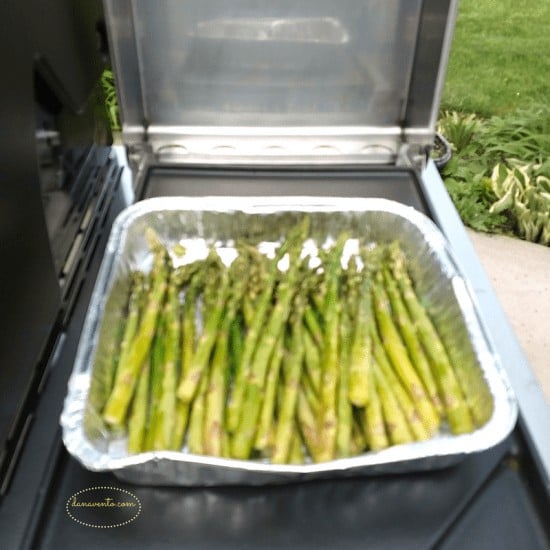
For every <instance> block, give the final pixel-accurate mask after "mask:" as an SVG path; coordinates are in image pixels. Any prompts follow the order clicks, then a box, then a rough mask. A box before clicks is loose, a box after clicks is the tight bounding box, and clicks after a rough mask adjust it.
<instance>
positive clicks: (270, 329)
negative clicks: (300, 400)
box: [232, 217, 309, 458]
mask: <svg viewBox="0 0 550 550" xmlns="http://www.w3.org/2000/svg"><path fill="white" fill-rule="evenodd" d="M308 230H309V218H307V217H306V218H304V220H303V222H302V223H301V224H300V225H299V226H297V228H296V231H295V232H293V235H292V237H289V241H290V245H291V246H289V249H288V253H289V258H290V265H289V268H288V271H287V272H286V275H285V277H284V278H283V279H282V281H281V282H280V283H279V286H278V288H277V293H276V302H275V306H274V307H273V310H272V312H271V315H270V317H269V319H268V321H267V324H266V326H265V330H264V332H263V334H262V338H261V339H260V340H259V342H258V346H257V348H256V353H255V354H254V360H253V361H252V362H251V365H250V372H249V373H248V379H247V380H246V382H247V384H246V391H245V399H244V402H243V406H242V412H241V414H240V418H239V424H238V427H237V430H236V431H235V433H234V436H233V441H232V454H233V456H235V457H236V458H247V457H248V456H249V455H250V450H251V447H252V444H253V441H254V436H255V433H256V427H257V421H258V415H259V412H260V408H261V399H262V391H263V387H264V382H265V374H266V370H267V365H268V363H269V359H270V357H271V353H272V351H273V348H274V347H275V345H276V343H277V339H278V338H279V335H280V334H281V333H282V331H283V330H284V327H285V324H286V322H287V319H288V316H289V313H290V308H291V304H292V299H293V297H294V294H295V292H296V284H297V279H298V274H299V272H300V262H299V261H298V260H299V256H300V253H301V249H302V243H303V241H304V240H305V238H306V235H307V232H308ZM262 319H263V315H262V316H261V318H260V319H259V320H260V321H262ZM256 328H258V327H250V329H249V333H248V335H247V339H246V340H245V350H244V353H245V354H246V351H247V344H248V338H249V336H250V332H251V331H252V330H256ZM259 330H260V329H259V328H258V332H259ZM237 382H238V381H237ZM237 382H236V384H237Z"/></svg>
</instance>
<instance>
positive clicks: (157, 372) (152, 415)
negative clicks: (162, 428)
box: [143, 315, 165, 451]
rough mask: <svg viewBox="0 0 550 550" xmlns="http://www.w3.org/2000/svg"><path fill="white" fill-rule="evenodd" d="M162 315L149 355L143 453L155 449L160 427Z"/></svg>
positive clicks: (162, 364)
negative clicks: (149, 364) (149, 371)
mask: <svg viewBox="0 0 550 550" xmlns="http://www.w3.org/2000/svg"><path fill="white" fill-rule="evenodd" d="M164 325H165V323H164V315H162V316H161V317H160V318H159V320H158V328H157V332H156V334H155V339H154V342H153V349H152V353H151V383H150V388H149V413H148V418H147V426H146V430H145V440H144V444H143V450H144V451H151V450H154V448H155V439H156V437H157V435H156V434H157V430H158V429H159V425H160V413H159V405H160V399H161V395H162V378H163V376H164V336H165V331H164Z"/></svg>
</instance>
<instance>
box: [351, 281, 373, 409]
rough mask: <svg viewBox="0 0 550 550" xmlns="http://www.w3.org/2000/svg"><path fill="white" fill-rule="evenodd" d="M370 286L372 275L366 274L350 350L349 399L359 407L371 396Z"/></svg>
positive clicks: (362, 283)
mask: <svg viewBox="0 0 550 550" xmlns="http://www.w3.org/2000/svg"><path fill="white" fill-rule="evenodd" d="M370 287H371V282H370V277H368V276H365V277H364V278H363V281H362V282H361V290H360V295H359V305H358V307H357V316H356V317H357V318H356V321H355V331H354V334H353V343H352V346H351V352H350V367H349V399H350V401H351V402H352V403H353V404H354V405H356V406H357V407H364V406H365V405H366V404H367V401H368V398H369V388H368V380H369V376H368V372H369V369H370V368H371V362H372V349H371V341H370V335H369V325H370V324H371V323H372V319H371V312H372V309H371V292H370Z"/></svg>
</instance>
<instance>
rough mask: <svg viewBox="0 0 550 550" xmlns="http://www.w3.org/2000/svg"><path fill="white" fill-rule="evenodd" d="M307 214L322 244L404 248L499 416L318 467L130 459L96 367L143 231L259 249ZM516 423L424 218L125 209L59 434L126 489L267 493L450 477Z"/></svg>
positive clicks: (281, 203)
mask: <svg viewBox="0 0 550 550" xmlns="http://www.w3.org/2000/svg"><path fill="white" fill-rule="evenodd" d="M305 213H307V214H308V215H309V216H310V218H311V232H312V236H313V238H314V239H316V240H320V241H321V242H323V241H325V240H326V239H331V238H334V237H336V236H337V235H338V234H339V233H340V232H341V231H342V230H344V229H346V230H347V231H349V232H350V235H351V236H354V237H356V238H360V239H362V240H364V241H367V242H373V243H388V242H391V241H394V240H396V239H397V240H399V242H400V244H401V247H402V248H403V250H404V251H405V253H406V255H407V257H408V260H409V267H410V270H411V274H412V277H413V279H414V280H415V284H416V286H417V289H418V292H419V294H420V295H421V296H422V299H423V302H424V303H425V305H426V306H427V308H428V311H429V313H430V315H431V316H432V318H433V320H434V322H435V324H436V325H437V327H438V329H439V331H440V334H441V336H442V339H443V341H444V344H445V346H446V348H447V351H448V353H449V355H450V358H451V360H452V361H453V362H467V363H468V364H470V365H472V366H473V367H475V368H479V369H481V372H482V374H483V378H484V379H485V382H486V383H487V385H488V388H489V391H490V394H491V397H492V399H493V414H492V417H491V418H490V419H489V421H488V422H487V423H486V424H485V425H484V426H482V427H481V428H479V429H477V430H476V431H474V432H473V433H470V434H465V435H452V434H451V433H449V432H447V431H446V430H445V429H442V430H441V431H440V433H439V434H438V435H436V436H435V437H433V438H432V439H430V440H428V441H423V442H414V443H407V444H402V445H395V446H392V447H389V448H387V449H384V450H381V451H376V452H373V451H368V452H365V453H364V454H361V455H359V456H355V457H352V458H343V459H337V460H333V461H329V462H323V463H317V464H314V463H306V464H303V465H286V464H284V465H275V464H270V463H268V462H266V461H262V460H235V459H226V458H215V457H209V456H202V455H200V456H199V455H193V454H191V453H189V452H187V451H186V450H185V449H183V450H181V451H161V452H159V451H155V452H146V453H141V454H137V455H128V453H127V451H126V440H125V438H124V437H123V436H115V435H113V434H112V433H110V432H109V431H108V430H107V429H106V428H105V426H104V425H103V423H102V421H101V416H100V414H99V413H100V411H98V410H96V408H95V407H94V399H95V397H94V394H97V393H99V394H100V393H101V391H102V386H105V384H106V382H105V381H102V379H101V369H100V366H99V365H101V361H102V357H104V356H105V354H107V353H109V345H110V344H112V333H113V330H112V328H113V326H114V323H115V318H114V317H115V315H114V312H115V311H121V309H122V307H123V304H122V301H123V300H124V299H125V296H126V295H127V290H128V289H127V286H126V287H125V285H127V284H128V282H127V280H128V274H129V273H130V272H131V271H132V270H135V269H141V270H145V271H147V270H148V269H149V268H150V265H151V260H152V256H151V253H150V251H149V249H148V247H147V244H146V240H145V228H147V227H152V228H153V229H154V230H155V231H156V232H157V234H158V235H159V236H160V238H161V240H162V241H163V242H164V243H165V244H166V245H168V246H171V245H175V244H176V243H185V245H186V246H189V244H190V243H193V242H197V243H198V242H203V243H204V242H206V243H214V244H215V245H216V246H219V247H222V248H223V247H227V246H230V243H232V242H234V240H235V239H238V238H246V239H247V240H248V241H250V242H253V243H261V242H274V241H277V240H278V239H279V238H280V237H281V235H282V234H284V228H285V227H286V226H288V227H289V228H290V227H292V226H293V225H294V224H295V223H296V221H297V220H298V219H300V218H301V217H302V216H303V215H304V214H305ZM282 232H283V233H282ZM199 248H200V247H199ZM92 380H94V383H93V386H94V391H93V392H92V395H91V394H90V388H91V387H92ZM103 389H104V388H103ZM104 391H105V390H104ZM516 417H517V405H516V401H515V398H514V396H513V393H512V390H511V387H510V384H509V382H508V380H507V377H506V375H505V372H504V370H503V368H502V366H501V361H500V358H499V356H498V355H497V354H496V352H495V351H494V348H493V345H492V343H491V341H490V339H489V337H488V335H487V334H486V331H485V330H484V327H483V323H482V318H481V316H480V315H479V311H478V307H477V305H476V303H475V300H474V296H473V293H472V292H471V290H470V288H469V284H468V281H467V280H465V278H464V277H463V276H462V274H461V271H460V268H459V265H458V263H457V261H456V260H455V258H454V256H453V252H452V249H451V246H450V245H449V243H448V242H447V241H446V239H445V238H444V236H443V235H442V234H441V232H440V231H439V229H438V228H437V227H436V226H435V225H434V224H433V222H431V220H429V219H428V218H427V217H426V216H425V215H423V214H421V213H420V212H418V211H417V210H415V209H413V208H411V207H407V206H404V205H402V204H400V203H396V202H393V201H389V200H385V199H368V198H365V199H361V198H353V199H348V198H334V197H330V198H327V197H208V198H203V197H201V198H187V197H186V198H184V197H181V198H179V197H178V198H173V197H172V198H156V199H149V200H145V201H141V202H138V203H136V204H135V205H133V206H130V207H129V208H127V209H126V210H124V211H123V212H122V213H121V214H120V215H119V217H118V218H117V219H116V221H115V223H114V225H113V228H112V232H111V235H110V238H109V242H108V244H107V249H106V252H105V256H104V258H103V263H102V266H101V269H100V273H99V276H98V279H97V281H96V285H95V289H94V292H93V294H92V298H91V303H90V306H89V310H88V313H87V317H86V320H85V324H84V327H83V331H82V334H81V339H80V342H79V347H78V352H77V356H76V361H75V365H74V369H73V372H72V374H71V377H70V380H69V384H68V392H67V396H66V398H65V403H64V409H63V412H62V415H61V426H62V429H63V441H64V443H65V446H66V448H67V450H68V451H69V453H70V454H72V455H73V456H74V457H75V458H76V459H77V460H78V461H79V462H80V463H81V464H82V465H83V466H84V467H86V468H88V469H90V470H93V471H112V472H113V473H114V474H115V475H116V476H117V477H118V478H120V479H121V480H124V481H128V482H132V483H137V484H147V485H182V486H192V485H203V486H206V485H226V484H243V485H260V484H268V483H284V482H291V481H300V480H308V479H315V478H329V477H340V476H352V475H353V476H355V475H359V474H380V473H405V472H414V471H420V470H431V469H440V468H443V467H448V466H451V465H453V464H456V463H458V462H459V461H460V460H461V459H462V458H463V457H465V456H466V455H468V454H471V453H475V452H480V451H483V450H486V449H489V448H491V447H493V446H495V445H497V444H498V443H499V442H501V441H503V440H504V439H505V438H506V437H507V436H508V435H509V433H510V432H511V430H512V429H513V427H514V425H515V421H516Z"/></svg>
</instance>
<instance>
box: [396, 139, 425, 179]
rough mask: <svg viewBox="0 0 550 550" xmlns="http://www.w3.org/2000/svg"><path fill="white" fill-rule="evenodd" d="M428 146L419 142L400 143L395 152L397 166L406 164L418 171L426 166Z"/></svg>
mask: <svg viewBox="0 0 550 550" xmlns="http://www.w3.org/2000/svg"><path fill="white" fill-rule="evenodd" d="M429 158H430V148H429V147H428V146H426V145H424V144H421V143H402V144H401V147H400V148H399V152H398V154H397V162H396V165H397V166H406V167H408V168H412V169H413V170H415V171H416V172H418V173H420V172H422V171H423V170H424V169H425V168H426V164H427V163H428V159H429Z"/></svg>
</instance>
